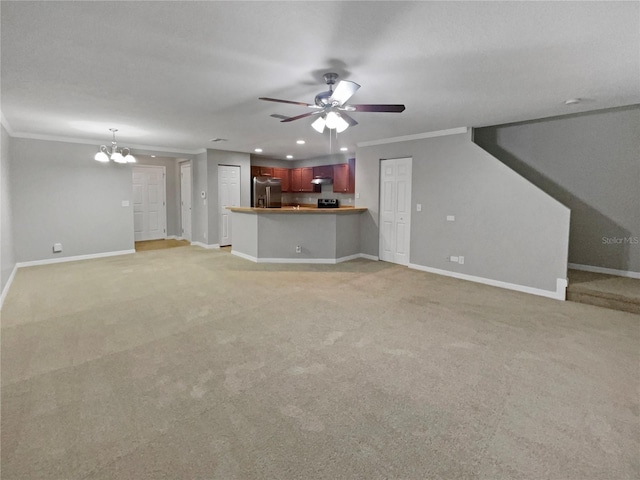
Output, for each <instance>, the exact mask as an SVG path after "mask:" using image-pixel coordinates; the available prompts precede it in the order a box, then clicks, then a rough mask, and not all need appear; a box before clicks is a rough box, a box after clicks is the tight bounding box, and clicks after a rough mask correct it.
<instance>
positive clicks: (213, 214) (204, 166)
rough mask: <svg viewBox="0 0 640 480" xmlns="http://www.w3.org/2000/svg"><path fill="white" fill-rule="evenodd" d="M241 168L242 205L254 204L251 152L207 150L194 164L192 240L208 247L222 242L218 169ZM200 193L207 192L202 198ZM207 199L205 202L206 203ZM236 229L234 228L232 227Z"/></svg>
mask: <svg viewBox="0 0 640 480" xmlns="http://www.w3.org/2000/svg"><path fill="white" fill-rule="evenodd" d="M219 165H231V166H238V167H240V206H243V207H248V206H249V205H250V203H251V191H250V189H249V184H250V180H251V165H250V160H249V154H248V153H240V152H228V151H224V150H207V151H206V153H202V154H199V155H197V156H196V158H195V160H194V161H193V170H192V175H193V214H192V216H193V218H192V221H193V225H192V228H193V239H192V240H193V241H194V242H200V243H204V244H206V245H216V244H219V243H220V239H219V232H218V216H219V212H218V166H219ZM200 192H205V194H206V199H203V198H202V197H201V195H200ZM205 200H206V201H205ZM232 228H233V227H232Z"/></svg>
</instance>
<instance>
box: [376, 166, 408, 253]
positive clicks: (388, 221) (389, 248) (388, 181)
mask: <svg viewBox="0 0 640 480" xmlns="http://www.w3.org/2000/svg"><path fill="white" fill-rule="evenodd" d="M412 166H413V159H412V158H411V157H402V158H390V159H381V160H380V172H379V175H380V177H379V183H380V187H379V188H380V189H379V208H378V211H379V217H378V241H379V246H378V258H380V260H383V261H387V262H392V263H397V264H400V265H409V254H410V247H411V205H412V204H411V177H412ZM386 203H390V205H386ZM399 243H400V244H399Z"/></svg>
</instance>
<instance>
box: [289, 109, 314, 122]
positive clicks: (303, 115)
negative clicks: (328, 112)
mask: <svg viewBox="0 0 640 480" xmlns="http://www.w3.org/2000/svg"><path fill="white" fill-rule="evenodd" d="M319 113H322V110H318V111H316V112H309V113H303V114H302V115H298V116H295V117H289V118H285V119H284V120H280V121H281V122H293V121H294V120H300V119H301V118H305V117H310V116H311V115H318V114H319Z"/></svg>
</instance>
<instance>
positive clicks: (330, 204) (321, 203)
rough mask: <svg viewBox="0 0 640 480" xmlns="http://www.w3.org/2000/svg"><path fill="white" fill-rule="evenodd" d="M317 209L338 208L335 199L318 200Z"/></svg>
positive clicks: (338, 204) (338, 205)
mask: <svg viewBox="0 0 640 480" xmlns="http://www.w3.org/2000/svg"><path fill="white" fill-rule="evenodd" d="M318 208H340V202H338V199H337V198H319V199H318Z"/></svg>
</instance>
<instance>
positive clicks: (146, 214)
mask: <svg viewBox="0 0 640 480" xmlns="http://www.w3.org/2000/svg"><path fill="white" fill-rule="evenodd" d="M166 219H167V212H166V202H165V172H164V167H152V166H142V165H140V166H135V167H133V231H134V239H135V241H136V242H139V241H143V240H156V239H159V238H165V236H166V221H167V220H166Z"/></svg>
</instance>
